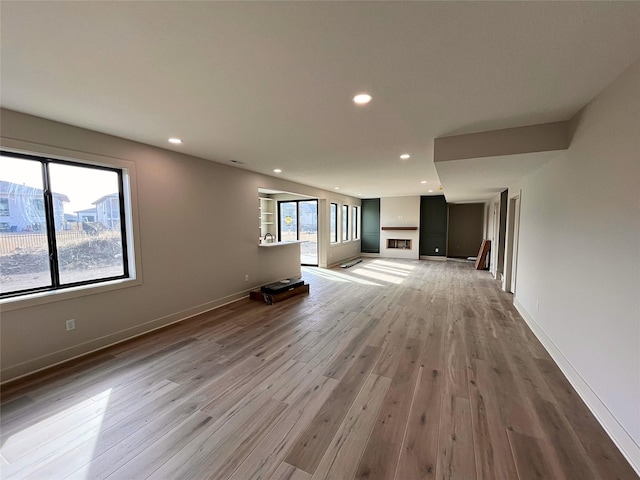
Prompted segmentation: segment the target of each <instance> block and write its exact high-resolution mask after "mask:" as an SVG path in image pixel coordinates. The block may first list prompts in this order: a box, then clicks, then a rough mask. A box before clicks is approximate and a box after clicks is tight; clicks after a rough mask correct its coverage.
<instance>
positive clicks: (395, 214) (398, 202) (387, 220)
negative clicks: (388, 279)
mask: <svg viewBox="0 0 640 480" xmlns="http://www.w3.org/2000/svg"><path fill="white" fill-rule="evenodd" d="M380 227H420V197H418V196H412V197H385V198H381V199H380ZM419 232H420V231H419V230H381V231H380V256H381V257H388V258H413V259H416V260H417V259H418V256H419V251H420V244H419V239H420V233H419ZM389 238H399V239H409V240H411V250H400V249H395V248H394V249H389V248H387V239H389Z"/></svg>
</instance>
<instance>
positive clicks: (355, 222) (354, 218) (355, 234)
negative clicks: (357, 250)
mask: <svg viewBox="0 0 640 480" xmlns="http://www.w3.org/2000/svg"><path fill="white" fill-rule="evenodd" d="M351 212H352V215H351V218H352V222H351V223H352V224H353V235H352V237H351V238H353V239H354V240H357V239H358V238H360V237H359V236H358V207H356V206H354V207H353V209H352V210H351Z"/></svg>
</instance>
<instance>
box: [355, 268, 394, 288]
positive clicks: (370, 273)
mask: <svg viewBox="0 0 640 480" xmlns="http://www.w3.org/2000/svg"><path fill="white" fill-rule="evenodd" d="M353 273H355V274H357V275H362V276H363V277H368V278H374V279H376V280H381V281H383V282H389V283H393V284H395V285H400V284H401V283H402V278H398V277H394V276H392V275H388V274H386V273H382V272H376V271H375V270H369V269H368V268H367V267H361V268H358V269H356V270H353Z"/></svg>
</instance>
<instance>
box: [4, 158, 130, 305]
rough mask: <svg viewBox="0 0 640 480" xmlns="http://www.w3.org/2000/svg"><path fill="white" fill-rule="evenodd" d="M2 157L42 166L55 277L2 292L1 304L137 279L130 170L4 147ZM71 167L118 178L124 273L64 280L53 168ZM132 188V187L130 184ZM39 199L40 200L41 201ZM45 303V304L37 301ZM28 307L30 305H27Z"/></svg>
mask: <svg viewBox="0 0 640 480" xmlns="http://www.w3.org/2000/svg"><path fill="white" fill-rule="evenodd" d="M0 155H2V156H6V157H13V158H19V159H24V160H30V161H34V162H38V163H40V168H41V172H42V178H43V203H44V217H45V225H44V226H45V233H46V237H47V248H48V251H49V270H50V275H51V284H50V285H47V286H43V287H34V288H28V289H23V290H18V291H12V292H5V293H0V301H1V302H3V303H4V301H6V300H25V299H28V298H29V296H32V295H34V294H44V295H49V294H52V293H59V292H67V291H73V290H74V289H77V288H84V287H88V286H102V285H103V284H108V283H110V282H114V281H117V282H121V281H131V280H134V279H135V273H134V272H135V266H134V265H133V263H132V262H131V258H130V253H131V252H133V250H132V249H131V245H130V244H129V242H132V243H133V238H132V231H131V228H128V226H129V225H130V224H129V222H130V221H131V219H130V218H129V215H131V216H133V213H132V208H131V205H130V202H127V201H126V199H125V192H126V191H127V190H126V189H125V181H124V178H125V175H126V169H125V168H123V167H120V166H110V165H99V164H95V163H90V162H83V161H82V160H79V159H66V158H56V157H54V156H49V155H46V154H38V153H31V152H29V153H22V152H16V151H12V150H11V149H7V148H5V147H4V146H3V147H2V148H0ZM51 164H59V165H70V166H76V167H81V168H92V169H95V170H104V171H110V172H113V173H115V174H116V175H117V181H118V205H119V210H120V219H121V221H120V228H119V231H120V235H121V242H122V247H121V249H122V266H123V274H122V275H117V276H110V277H101V278H96V279H90V280H83V281H79V282H70V283H62V282H61V281H60V271H59V263H58V250H57V244H56V228H55V202H54V200H53V192H52V191H51V188H50V182H51V177H50V174H49V165H51ZM127 187H128V185H127ZM37 200H39V199H37ZM36 303H41V302H36ZM25 306H26V305H25Z"/></svg>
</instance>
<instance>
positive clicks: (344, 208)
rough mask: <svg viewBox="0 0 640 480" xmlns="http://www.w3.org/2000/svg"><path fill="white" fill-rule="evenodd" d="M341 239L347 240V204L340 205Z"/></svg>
mask: <svg viewBox="0 0 640 480" xmlns="http://www.w3.org/2000/svg"><path fill="white" fill-rule="evenodd" d="M342 240H349V205H343V206H342Z"/></svg>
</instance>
